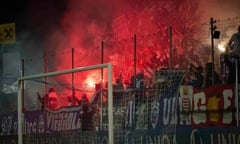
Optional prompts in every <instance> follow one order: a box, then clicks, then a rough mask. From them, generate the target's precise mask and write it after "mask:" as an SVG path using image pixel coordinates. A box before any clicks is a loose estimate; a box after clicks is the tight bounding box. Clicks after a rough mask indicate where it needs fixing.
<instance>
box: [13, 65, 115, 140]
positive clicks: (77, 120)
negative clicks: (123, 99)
mask: <svg viewBox="0 0 240 144" xmlns="http://www.w3.org/2000/svg"><path fill="white" fill-rule="evenodd" d="M106 110H107V111H106ZM17 121H18V122H17V123H16V124H17V125H16V126H17V134H18V143H19V144H22V143H24V144H35V143H71V144H88V143H99V142H98V141H100V140H101V141H105V142H106V143H114V141H113V140H114V139H113V138H114V132H113V100H112V65H111V64H99V65H93V66H86V67H79V68H73V69H69V70H63V71H55V72H48V73H41V74H36V75H31V76H25V77H22V78H20V79H19V80H18V115H17ZM100 131H101V132H100ZM101 135H102V136H101ZM99 137H101V139H100V138H99Z"/></svg>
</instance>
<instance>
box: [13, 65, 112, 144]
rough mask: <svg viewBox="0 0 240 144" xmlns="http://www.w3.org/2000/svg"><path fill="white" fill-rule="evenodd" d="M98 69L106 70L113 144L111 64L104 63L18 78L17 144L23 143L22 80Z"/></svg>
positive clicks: (110, 137) (109, 123) (110, 135)
mask: <svg viewBox="0 0 240 144" xmlns="http://www.w3.org/2000/svg"><path fill="white" fill-rule="evenodd" d="M98 68H107V69H108V125H109V126H108V141H109V144H113V143H114V140H113V137H114V134H113V98H112V95H113V94H112V90H113V88H112V64H111V63H105V64H98V65H92V66H86V67H78V68H73V69H68V70H62V71H55V72H48V73H40V74H35V75H30V76H25V77H20V78H19V79H18V99H17V101H18V144H22V143H23V132H22V128H23V127H22V122H23V117H22V116H23V115H22V113H23V112H22V103H23V99H22V94H23V93H22V83H23V81H24V80H31V79H36V78H44V77H50V76H55V75H60V74H69V73H73V72H80V71H87V70H93V69H98Z"/></svg>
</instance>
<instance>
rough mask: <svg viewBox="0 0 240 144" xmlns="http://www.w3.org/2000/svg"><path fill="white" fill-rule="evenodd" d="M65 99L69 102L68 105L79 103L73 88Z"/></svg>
mask: <svg viewBox="0 0 240 144" xmlns="http://www.w3.org/2000/svg"><path fill="white" fill-rule="evenodd" d="M67 99H68V102H69V103H70V106H78V105H80V103H81V102H80V100H79V99H78V98H77V96H76V91H75V89H73V90H72V95H70V96H68V97H67Z"/></svg>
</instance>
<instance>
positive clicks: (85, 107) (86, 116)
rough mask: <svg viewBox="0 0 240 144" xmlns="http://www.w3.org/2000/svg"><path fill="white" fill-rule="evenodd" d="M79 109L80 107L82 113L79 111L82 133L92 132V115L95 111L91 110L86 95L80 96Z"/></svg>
mask: <svg viewBox="0 0 240 144" xmlns="http://www.w3.org/2000/svg"><path fill="white" fill-rule="evenodd" d="M81 107H82V111H81V114H80V117H81V120H82V130H83V131H88V130H93V129H94V124H93V115H94V112H95V111H94V109H93V108H92V106H91V104H90V102H89V99H88V97H87V95H86V94H83V95H82V98H81Z"/></svg>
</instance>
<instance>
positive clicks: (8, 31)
mask: <svg viewBox="0 0 240 144" xmlns="http://www.w3.org/2000/svg"><path fill="white" fill-rule="evenodd" d="M14 42H16V28H15V23H8V24H0V44H7V43H14Z"/></svg>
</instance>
